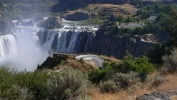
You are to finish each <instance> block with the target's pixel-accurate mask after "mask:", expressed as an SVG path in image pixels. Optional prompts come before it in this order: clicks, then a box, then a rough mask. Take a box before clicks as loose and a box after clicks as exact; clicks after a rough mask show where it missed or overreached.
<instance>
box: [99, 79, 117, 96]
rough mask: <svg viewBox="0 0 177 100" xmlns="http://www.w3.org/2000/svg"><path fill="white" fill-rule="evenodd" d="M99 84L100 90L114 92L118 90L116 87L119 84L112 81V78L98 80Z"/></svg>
mask: <svg viewBox="0 0 177 100" xmlns="http://www.w3.org/2000/svg"><path fill="white" fill-rule="evenodd" d="M99 86H100V89H101V92H110V93H114V92H116V91H118V89H119V86H117V85H116V84H115V83H114V81H112V80H108V81H105V82H100V84H99Z"/></svg>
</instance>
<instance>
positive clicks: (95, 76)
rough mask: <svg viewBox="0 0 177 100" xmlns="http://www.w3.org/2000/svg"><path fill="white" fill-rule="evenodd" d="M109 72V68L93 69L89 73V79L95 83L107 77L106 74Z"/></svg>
mask: <svg viewBox="0 0 177 100" xmlns="http://www.w3.org/2000/svg"><path fill="white" fill-rule="evenodd" d="M108 74H109V70H106V69H96V70H92V71H91V72H90V73H89V75H88V76H89V77H88V79H89V80H90V81H91V82H93V83H99V82H100V81H101V80H102V79H104V78H105V77H106V75H108Z"/></svg>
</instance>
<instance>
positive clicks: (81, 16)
mask: <svg viewBox="0 0 177 100" xmlns="http://www.w3.org/2000/svg"><path fill="white" fill-rule="evenodd" d="M89 17H90V15H89V13H87V12H75V13H72V14H67V15H65V16H64V19H66V20H70V21H82V20H87V19H89Z"/></svg>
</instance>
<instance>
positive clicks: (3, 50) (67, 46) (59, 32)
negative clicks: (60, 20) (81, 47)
mask: <svg viewBox="0 0 177 100" xmlns="http://www.w3.org/2000/svg"><path fill="white" fill-rule="evenodd" d="M83 27H84V26H82V27H80V26H70V25H65V26H64V28H62V29H55V30H47V33H46V35H45V34H44V33H43V31H42V32H41V33H40V35H38V34H37V32H38V31H39V30H44V29H41V28H39V27H35V26H33V27H29V26H17V27H16V28H14V29H12V32H11V33H9V34H7V35H1V36H0V66H5V67H6V66H7V67H12V68H15V69H17V70H24V69H26V70H27V71H34V70H35V69H36V68H37V65H38V64H42V63H43V62H44V61H45V59H46V58H47V57H48V56H49V55H48V51H53V49H52V45H53V44H54V41H55V38H56V36H57V42H56V43H55V45H54V46H55V47H56V48H55V51H59V52H76V46H77V45H76V42H78V41H77V37H78V35H79V34H81V33H80V32H81V31H83V30H84V29H83ZM89 29H90V30H96V29H95V28H89ZM69 30H72V31H73V30H74V32H71V33H70V34H69V33H68V31H69ZM68 35H69V38H68ZM42 39H44V41H43V40H42ZM42 41H43V43H42V45H41V42H42Z"/></svg>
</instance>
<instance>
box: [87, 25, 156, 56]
mask: <svg viewBox="0 0 177 100" xmlns="http://www.w3.org/2000/svg"><path fill="white" fill-rule="evenodd" d="M109 31H110V27H105V28H101V29H99V30H98V31H97V32H96V34H92V35H91V36H90V37H89V39H88V40H87V44H86V46H85V53H95V54H99V55H107V56H113V57H116V58H122V57H123V56H124V54H125V51H129V52H130V53H131V54H133V55H134V56H135V57H139V56H140V55H143V54H144V52H145V51H146V50H148V49H149V48H151V47H154V46H155V45H156V44H155V43H152V42H147V41H145V40H143V39H141V38H140V37H139V36H137V35H135V36H132V37H129V36H114V35H112V34H110V33H109Z"/></svg>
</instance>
